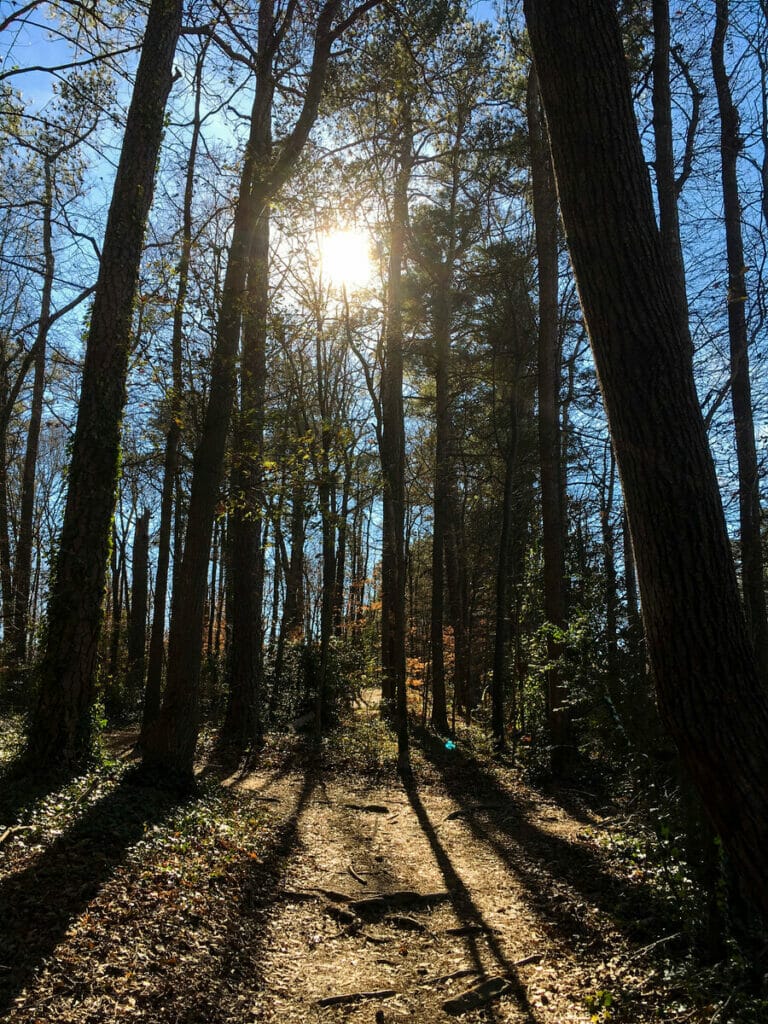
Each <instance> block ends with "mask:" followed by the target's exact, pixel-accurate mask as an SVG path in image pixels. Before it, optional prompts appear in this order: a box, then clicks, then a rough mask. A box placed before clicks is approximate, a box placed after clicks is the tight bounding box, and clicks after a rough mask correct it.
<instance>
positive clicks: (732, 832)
mask: <svg viewBox="0 0 768 1024" xmlns="http://www.w3.org/2000/svg"><path fill="white" fill-rule="evenodd" d="M525 13H526V20H527V23H528V29H529V33H530V37H531V43H532V47H533V53H534V59H535V61H536V68H537V72H538V76H539V82H540V88H541V93H542V97H543V101H544V109H545V112H546V116H547V123H548V126H549V133H550V140H551V146H552V155H553V162H554V167H555V174H556V178H557V186H558V194H559V198H560V207H561V210H562V214H563V220H564V223H565V228H566V235H567V240H568V245H569V249H570V253H571V259H572V261H573V266H574V270H575V273H576V280H577V283H578V287H579V294H580V297H581V303H582V308H583V310H584V315H585V319H586V322H587V326H588V330H589V333H590V339H591V343H592V350H593V353H594V358H595V363H596V366H597V372H598V376H599V379H600V385H601V388H602V392H603V398H604V402H605V406H606V411H607V414H608V421H609V425H610V430H611V436H612V439H613V443H614V448H615V452H616V459H617V463H618V466H619V469H620V472H621V478H622V483H623V487H624V494H625V500H626V506H627V514H628V517H629V524H630V529H631V533H632V541H633V547H634V552H635V557H636V562H637V574H638V580H639V584H640V590H641V596H642V607H643V619H644V624H645V631H646V637H647V643H648V653H649V658H650V663H651V668H652V672H653V675H654V679H655V684H656V690H657V694H658V700H659V707H660V710H661V713H662V715H663V718H664V720H665V722H666V724H667V727H668V728H669V730H670V733H671V734H672V736H673V738H674V740H675V742H676V743H677V745H678V747H679V749H680V752H681V756H682V758H683V760H684V762H685V764H686V766H687V768H688V770H689V772H690V774H691V777H692V779H693V780H694V783H695V784H696V786H697V788H698V789H699V791H700V793H701V795H702V799H703V802H704V804H705V807H706V808H707V810H708V812H709V814H710V816H711V818H712V820H713V822H714V824H715V827H716V828H717V830H718V832H719V833H720V835H721V837H722V839H723V842H724V844H725V846H726V848H727V850H728V851H729V853H730V854H731V857H732V859H733V862H734V864H735V866H736V868H737V870H738V872H739V873H740V875H741V877H742V878H743V880H744V881H745V883H746V884H747V885H748V886H749V888H750V891H751V894H752V897H753V898H754V900H755V901H756V903H757V904H758V906H759V907H760V909H761V910H762V911H763V913H765V914H768V879H767V878H766V871H765V858H764V855H763V854H764V850H765V847H766V843H768V790H767V789H766V786H765V780H766V779H767V778H768V694H766V690H765V685H764V683H763V682H762V681H761V679H760V677H759V675H758V672H757V668H756V664H755V660H754V654H753V651H752V647H751V643H750V640H749V636H748V633H747V630H746V625H745V622H744V617H743V614H742V611H741V606H740V601H739V592H738V587H737V583H736V577H735V573H734V568H733V560H732V557H731V551H730V546H729V542H728V536H727V533H726V529H725V521H724V517H723V510H722V504H721V501H720V494H719V490H718V486H717V479H716V476H715V472H714V465H713V462H712V457H711V454H710V451H709V447H708V444H707V438H706V433H705V429H704V422H703V419H702V416H701V411H700V408H699V404H698V399H697V395H696V390H695V387H694V381H693V372H692V349H691V341H690V337H689V335H688V333H687V331H686V330H685V327H684V324H683V320H682V317H681V316H680V312H679V309H678V308H677V300H676V297H675V291H674V288H672V287H671V285H670V279H671V277H672V275H673V270H672V268H671V267H670V266H668V265H667V262H666V257H665V256H664V253H663V251H662V248H661V244H660V239H659V234H658V231H657V228H656V223H655V214H654V208H653V202H652V198H651V193H650V187H649V182H648V176H647V172H646V168H645V162H644V158H643V152H642V147H641V144H640V138H639V135H638V131H637V125H636V122H635V116H634V111H633V106H632V96H631V91H630V83H629V78H628V74H627V67H626V62H625V59H624V54H623V50H622V43H621V35H620V31H619V24H618V20H617V17H616V12H615V8H614V5H613V3H612V2H611V0H527V2H526V4H525ZM596 67H599V68H600V74H599V76H598V75H596V74H595V70H594V69H595V68H596ZM585 181H588V182H589V187H585V184H584V183H585Z"/></svg>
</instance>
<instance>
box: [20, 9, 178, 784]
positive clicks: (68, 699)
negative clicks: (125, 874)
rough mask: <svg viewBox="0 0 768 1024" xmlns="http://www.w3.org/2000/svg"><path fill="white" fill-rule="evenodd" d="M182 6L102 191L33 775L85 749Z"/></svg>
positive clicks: (142, 72) (147, 54)
mask: <svg viewBox="0 0 768 1024" xmlns="http://www.w3.org/2000/svg"><path fill="white" fill-rule="evenodd" d="M182 6H183V5H182V3H181V0H153V2H152V3H151V5H150V8H149V14H148V17H147V25H146V30H145V34H144V43H143V46H142V51H141V58H140V60H139V66H138V69H137V72H136V83H135V85H134V89H133V96H132V98H131V105H130V109H129V111H128V118H127V122H126V127H125V134H124V136H123V144H122V149H121V153H120V162H119V165H118V169H117V175H116V178H115V184H114V188H113V193H112V203H111V206H110V211H109V218H108V221H107V226H106V232H105V236H104V246H103V251H102V258H101V264H100V268H99V277H98V281H97V285H96V292H95V295H94V302H93V310H92V313H91V321H90V328H89V332H88V340H87V347H86V356H85V366H84V369H83V380H82V385H81V390H80V403H79V407H78V416H77V427H76V430H75V437H74V441H73V447H72V460H71V463H70V467H69V486H68V490H67V504H66V510H65V513H64V522H63V525H62V531H61V538H60V542H59V550H58V555H57V558H56V568H55V574H54V581H53V586H52V589H51V594H50V599H49V604H48V625H47V639H46V647H45V654H44V657H43V662H42V665H41V668H40V687H39V698H38V702H37V706H36V708H35V712H34V715H33V717H32V722H31V727H30V733H29V741H28V753H29V757H30V763H31V764H33V765H34V766H35V767H36V768H40V769H45V768H54V767H61V766H66V765H69V764H72V763H73V762H75V761H77V760H79V759H81V758H82V757H84V756H86V755H87V754H88V752H89V750H90V741H91V724H90V723H91V719H90V708H91V703H92V700H93V695H94V686H95V670H96V653H97V645H98V639H99V632H100V628H101V620H102V602H103V596H104V582H105V576H106V568H107V558H108V552H109V536H110V528H111V520H112V514H113V512H114V507H115V488H116V484H117V476H118V471H119V454H120V430H121V420H122V412H123V406H124V403H125V386H126V376H127V372H128V353H129V347H130V336H131V324H132V318H133V303H134V298H135V296H136V287H137V282H138V271H139V261H140V259H141V253H142V246H143V240H144V230H145V227H146V222H147V216H148V213H149V207H150V204H151V201H152V193H153V186H154V180H155V169H156V165H157V156H158V152H159V150H160V143H161V139H162V133H163V115H164V111H165V104H166V100H167V98H168V94H169V92H170V89H171V85H172V82H173V56H174V53H175V50H176V42H177V39H178V36H179V32H180V30H181V15H182Z"/></svg>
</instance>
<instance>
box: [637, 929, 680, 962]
mask: <svg viewBox="0 0 768 1024" xmlns="http://www.w3.org/2000/svg"><path fill="white" fill-rule="evenodd" d="M682 934H683V933H682V932H674V933H673V934H672V935H665V936H664V938H663V939H656V941H655V942H651V943H649V944H648V945H647V946H643V947H642V949H636V950H635V952H634V953H632V954H630V956H628V957H627V960H634V959H635V958H636V957H638V956H642V955H643V954H644V953H649V952H650V951H651V950H652V949H656V947H657V946H664V945H666V944H667V943H668V942H674V941H675V939H679V938H681V937H682Z"/></svg>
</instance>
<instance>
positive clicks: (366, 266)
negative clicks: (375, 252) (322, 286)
mask: <svg viewBox="0 0 768 1024" xmlns="http://www.w3.org/2000/svg"><path fill="white" fill-rule="evenodd" d="M370 246H371V240H370V237H369V236H368V235H367V234H366V232H365V231H360V230H359V229H357V228H343V229H339V230H337V231H330V232H329V233H328V234H327V235H321V236H320V241H319V249H320V269H321V271H322V274H323V277H324V278H325V279H326V280H327V281H330V282H331V284H334V285H336V286H337V287H340V288H341V287H344V288H346V289H348V290H351V289H353V288H362V287H363V286H364V285H366V284H368V282H369V281H370V279H371V273H372V267H371V254H370Z"/></svg>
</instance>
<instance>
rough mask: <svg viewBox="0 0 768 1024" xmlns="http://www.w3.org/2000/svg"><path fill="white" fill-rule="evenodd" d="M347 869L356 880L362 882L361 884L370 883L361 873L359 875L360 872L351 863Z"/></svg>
mask: <svg viewBox="0 0 768 1024" xmlns="http://www.w3.org/2000/svg"><path fill="white" fill-rule="evenodd" d="M347 871H348V872H349V873H350V875H352V877H353V878H354V880H355V881H356V882H359V883H360V885H368V883H367V882H366V880H365V879H364V878H361V877H360V875H358V873H357V872H356V871H355V869H354V868H353V867H352V865H351V864H348V865H347Z"/></svg>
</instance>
